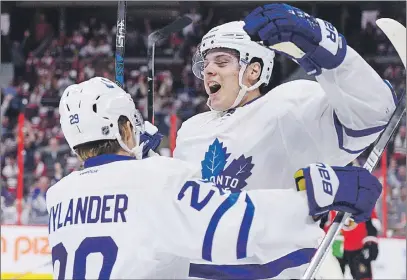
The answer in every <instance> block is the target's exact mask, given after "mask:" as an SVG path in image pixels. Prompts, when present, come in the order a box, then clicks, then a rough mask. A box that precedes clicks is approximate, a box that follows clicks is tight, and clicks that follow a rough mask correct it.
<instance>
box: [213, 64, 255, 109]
mask: <svg viewBox="0 0 407 280" xmlns="http://www.w3.org/2000/svg"><path fill="white" fill-rule="evenodd" d="M240 66H241V68H240V71H239V86H240V90H239V93H238V94H237V96H236V99H235V101H234V102H233V104H232V105H231V106H230V107H229V108H227V109H225V110H215V109H213V108H212V107H211V105H210V99H209V98H208V100H207V101H206V105H207V106H208V107H209V109H211V111H217V112H223V111H227V110H230V109H232V108H235V107H236V106H238V105H239V104H240V102H242V100H243V98H244V97H245V96H246V94H247V92H249V91H251V90H254V89H256V88H258V87H259V86H260V85H261V84H262V82H263V81H262V80H259V81H257V83H255V84H254V85H252V86H251V87H247V86H245V85H244V84H243V74H244V71H246V68H247V64H246V63H243V62H240Z"/></svg>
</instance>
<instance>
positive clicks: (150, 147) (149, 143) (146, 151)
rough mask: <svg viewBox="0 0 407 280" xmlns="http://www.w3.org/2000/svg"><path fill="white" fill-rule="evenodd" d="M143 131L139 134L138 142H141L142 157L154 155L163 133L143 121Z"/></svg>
mask: <svg viewBox="0 0 407 280" xmlns="http://www.w3.org/2000/svg"><path fill="white" fill-rule="evenodd" d="M144 129H145V132H144V133H143V134H140V143H143V144H144V146H143V158H147V157H149V156H151V155H154V154H155V152H156V150H157V148H158V146H160V143H161V140H162V139H163V135H162V134H161V133H159V132H158V128H157V127H156V126H154V125H153V124H152V123H150V122H148V121H145V122H144Z"/></svg>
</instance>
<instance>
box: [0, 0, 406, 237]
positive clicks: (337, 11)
mask: <svg viewBox="0 0 407 280" xmlns="http://www.w3.org/2000/svg"><path fill="white" fill-rule="evenodd" d="M291 4H293V5H295V6H296V7H298V8H301V9H303V10H305V11H306V12H308V13H310V14H312V15H313V16H316V17H320V18H323V19H326V20H328V21H330V22H331V23H333V25H334V26H335V27H337V29H338V30H339V32H341V33H342V34H344V35H345V37H346V39H347V41H348V44H349V45H351V46H352V47H353V48H354V49H356V50H357V51H358V52H359V53H360V54H361V55H362V56H363V57H364V58H365V59H366V60H367V61H368V62H369V63H370V65H371V66H372V67H373V68H374V69H376V70H377V72H378V73H379V74H380V75H381V76H382V78H383V79H387V80H388V81H389V82H390V83H391V84H392V86H393V87H394V89H395V91H396V93H397V94H398V95H399V94H400V93H401V92H404V91H405V89H406V71H405V69H404V67H403V65H402V64H401V60H400V59H399V57H398V55H397V53H396V52H395V50H394V48H393V47H392V45H391V44H390V42H389V41H388V40H387V38H386V37H385V35H384V34H383V33H382V32H381V31H380V30H379V29H377V28H376V26H375V20H376V19H377V18H380V17H390V18H393V19H395V20H397V21H399V22H401V23H402V24H403V25H405V18H406V3H405V2H387V1H386V2H335V1H332V2H324V3H322V2H298V3H291ZM258 5H259V2H256V1H253V2H249V3H243V1H242V2H235V1H227V2H210V1H204V2H171V1H162V2H154V3H153V4H152V3H151V2H128V11H127V36H126V53H125V83H126V90H127V91H128V92H129V93H130V94H131V95H132V97H133V99H134V102H135V104H136V106H137V107H138V108H139V109H140V110H141V112H142V113H143V114H144V116H145V117H146V114H147V106H146V105H147V78H146V77H147V66H146V65H147V58H146V54H147V49H146V42H147V36H148V34H150V33H151V32H152V31H154V30H156V29H158V28H161V27H163V26H164V25H166V24H168V23H170V22H172V21H173V20H175V19H176V18H177V17H178V16H181V15H189V16H190V17H191V18H192V19H193V24H192V25H190V26H188V27H186V28H185V29H184V30H182V31H181V32H179V33H177V34H173V35H172V36H171V37H169V38H168V39H165V40H163V41H160V42H159V44H158V45H157V47H156V59H155V65H156V66H155V67H156V73H155V74H156V97H155V99H156V100H155V106H156V116H155V120H156V125H157V126H158V128H159V130H160V131H161V132H162V133H163V134H165V138H164V141H163V142H162V144H161V146H160V153H161V154H162V155H165V156H171V151H172V149H173V148H174V145H175V142H174V140H175V139H174V136H175V133H176V130H177V129H178V128H179V126H180V125H181V123H182V122H183V121H185V120H186V119H188V118H189V117H191V116H193V115H195V114H197V113H199V112H203V111H205V110H208V108H207V106H206V104H205V102H206V94H205V91H204V88H203V84H202V82H201V81H200V80H198V79H196V78H195V77H194V75H193V74H192V71H191V58H192V55H193V54H194V52H195V49H196V46H197V44H198V43H199V42H200V39H201V37H202V36H203V35H204V34H205V33H206V32H207V31H209V29H210V28H211V27H213V26H215V25H218V24H221V23H224V22H227V21H231V20H238V19H242V18H243V17H244V16H245V15H246V14H247V13H248V12H249V11H250V10H251V9H253V8H255V7H256V6H258ZM116 9H117V2H114V1H112V2H109V1H108V2H98V1H95V2H83V1H70V2H60V1H58V2H49V1H37V2H34V1H19V2H4V1H2V2H1V77H0V86H1V148H0V155H1V159H0V160H1V170H0V171H1V186H2V187H1V223H2V224H23V225H27V224H30V225H33V224H35V225H45V224H47V222H48V216H47V211H46V207H45V193H46V190H47V189H48V188H49V187H50V186H52V185H53V184H55V183H56V182H58V180H60V179H61V178H62V177H64V176H65V175H67V174H68V173H70V172H71V171H73V170H75V169H78V168H80V162H79V161H78V160H77V159H76V157H75V155H74V154H72V153H71V151H70V150H69V147H68V145H67V143H66V142H65V140H64V138H63V135H62V132H61V130H60V128H59V113H58V103H59V99H60V96H61V94H62V93H63V91H64V89H65V88H66V87H67V86H69V85H71V84H74V83H79V82H82V81H84V80H87V79H89V78H91V77H93V76H104V77H106V78H109V79H112V80H114V59H113V53H114V51H115V32H116V28H115V23H116ZM295 79H311V78H310V77H307V76H306V75H305V73H304V72H303V71H301V69H300V68H299V67H298V66H297V65H296V64H294V63H293V62H291V61H290V60H287V59H284V58H283V57H281V56H277V58H276V62H275V67H274V70H273V77H272V85H273V86H276V85H279V84H281V83H283V82H286V81H290V80H295ZM361 82H363V81H361ZM368 152H369V151H366V152H365V153H364V154H362V155H361V156H360V157H359V158H358V160H357V161H356V162H355V164H359V165H363V163H364V161H365V159H366V155H367V154H368ZM374 174H375V175H376V176H377V177H379V178H380V180H381V181H382V182H383V184H384V186H385V191H384V192H383V197H382V198H381V200H380V202H379V203H378V204H377V208H376V210H377V213H378V215H379V218H380V220H381V221H382V224H383V226H382V227H381V230H380V233H379V234H380V235H381V236H386V237H398V236H399V237H405V235H406V196H407V187H406V119H405V118H404V119H403V121H402V123H401V125H400V126H399V127H398V129H397V133H396V134H395V136H394V137H393V138H392V140H391V143H390V144H389V146H388V149H387V151H386V154H385V155H384V157H383V159H382V160H381V163H380V164H379V166H378V167H377V169H376V170H375V171H374Z"/></svg>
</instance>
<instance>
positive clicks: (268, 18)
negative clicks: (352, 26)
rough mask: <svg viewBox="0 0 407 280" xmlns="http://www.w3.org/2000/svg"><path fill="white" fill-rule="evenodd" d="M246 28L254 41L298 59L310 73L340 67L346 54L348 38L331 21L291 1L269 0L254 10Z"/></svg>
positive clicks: (247, 19)
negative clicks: (271, 0)
mask: <svg viewBox="0 0 407 280" xmlns="http://www.w3.org/2000/svg"><path fill="white" fill-rule="evenodd" d="M244 22H245V26H244V30H245V31H246V32H247V33H248V34H249V36H250V37H251V39H252V40H253V41H263V44H264V45H266V46H268V47H270V48H271V49H273V50H275V51H276V52H277V53H281V54H283V55H286V56H288V57H289V58H291V59H293V60H294V61H295V62H297V63H298V64H299V65H300V66H301V67H302V68H304V70H305V71H306V72H307V73H308V74H309V75H319V74H321V73H322V69H334V68H336V67H338V66H339V65H340V64H341V63H342V62H343V60H344V59H345V55H346V46H347V44H346V40H345V38H344V37H343V36H342V35H341V34H339V33H338V31H337V30H336V28H335V27H334V26H333V25H332V24H331V23H329V22H326V21H324V20H321V19H318V18H314V17H312V16H310V15H309V14H307V13H305V12H303V11H301V10H300V9H297V8H294V7H292V6H290V5H287V4H268V5H264V6H263V7H258V8H256V9H255V10H253V11H252V12H251V13H250V14H249V15H248V16H247V17H246V18H245V19H244Z"/></svg>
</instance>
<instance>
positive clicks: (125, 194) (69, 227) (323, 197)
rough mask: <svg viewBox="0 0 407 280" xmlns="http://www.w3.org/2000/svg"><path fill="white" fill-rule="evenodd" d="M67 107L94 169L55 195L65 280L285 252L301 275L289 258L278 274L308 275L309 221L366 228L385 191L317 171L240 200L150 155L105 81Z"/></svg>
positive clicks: (353, 173) (71, 178) (81, 150)
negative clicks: (333, 220)
mask: <svg viewBox="0 0 407 280" xmlns="http://www.w3.org/2000/svg"><path fill="white" fill-rule="evenodd" d="M59 110H60V114H61V119H60V122H61V127H62V131H63V133H64V136H65V138H66V140H67V142H68V144H69V146H70V147H71V148H72V149H73V150H74V151H75V153H76V154H77V155H78V156H79V157H80V159H81V160H83V161H84V169H83V170H80V171H74V172H72V173H71V174H69V175H68V176H66V177H64V178H63V179H62V180H60V181H59V182H58V183H56V184H55V185H53V186H52V187H51V188H50V189H49V190H48V192H47V209H48V212H49V242H50V246H51V248H52V263H53V266H54V278H55V279H85V278H87V279H146V278H161V279H163V278H174V279H184V278H185V277H187V274H188V267H189V262H187V261H186V259H196V260H198V259H203V260H207V261H211V262H215V263H218V264H219V263H233V262H234V261H236V260H238V259H244V258H246V257H256V258H258V259H259V260H260V261H263V260H265V259H276V256H285V255H286V258H287V259H290V260H291V264H292V265H291V267H290V268H287V267H282V266H281V265H280V261H279V260H276V261H274V262H270V263H269V264H268V265H269V267H270V268H271V269H272V270H273V271H274V274H275V276H277V275H279V276H282V277H291V278H292V277H298V276H300V273H301V270H299V269H298V268H297V267H301V265H302V264H303V261H304V259H307V258H308V257H309V256H311V255H312V254H313V253H314V252H315V247H316V246H317V240H318V238H320V237H321V235H323V231H322V230H321V229H320V228H319V226H318V225H317V224H316V223H315V222H314V221H313V220H312V218H311V217H310V216H309V215H312V216H314V215H317V214H319V213H321V212H327V211H330V210H337V211H347V212H350V213H352V214H353V217H354V219H355V220H356V221H365V220H366V219H368V218H369V213H370V212H371V211H372V208H373V206H374V204H375V202H376V201H377V199H378V197H379V195H380V192H381V185H380V183H379V181H378V180H377V179H376V178H375V177H374V176H372V175H370V174H369V172H367V171H366V170H364V169H362V168H359V167H345V168H342V167H330V166H328V165H325V164H313V165H310V166H309V167H307V168H303V169H299V170H298V173H301V175H299V177H301V178H300V179H299V180H297V182H296V188H297V190H300V191H297V190H296V189H295V186H294V180H293V182H292V183H291V186H292V188H291V189H274V190H252V191H248V192H244V191H242V192H240V193H231V192H229V191H221V190H220V189H219V188H217V187H215V186H214V184H213V183H212V182H205V181H203V180H199V179H194V178H193V176H194V174H196V171H195V170H194V169H191V168H190V167H189V164H187V163H185V162H183V161H181V160H178V159H172V158H168V157H161V156H153V157H149V158H146V159H142V158H143V156H142V151H143V147H144V145H143V144H140V135H141V134H143V133H144V132H145V131H144V127H143V124H144V122H143V121H142V119H141V117H140V114H139V112H138V111H137V110H136V108H135V106H134V102H133V100H132V99H131V96H130V95H129V94H127V93H125V92H124V91H123V90H122V89H121V88H120V87H118V86H117V85H116V84H115V83H113V82H111V81H109V80H107V79H104V78H99V77H97V78H93V79H90V80H88V81H85V82H83V83H80V84H76V85H72V86H69V87H68V88H67V89H66V90H65V91H64V93H63V95H62V97H61V101H60V106H59ZM270 183H272V182H270ZM263 188H266V186H263ZM301 190H304V191H301ZM287 201H290V203H287ZM276 224H278V227H276V226H275V225H276ZM299 233H300V234H299ZM293 251H296V252H299V253H300V254H301V255H303V256H304V258H293V256H291V255H290V254H289V253H290V252H293ZM179 257H181V258H179ZM182 268H184V269H182Z"/></svg>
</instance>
